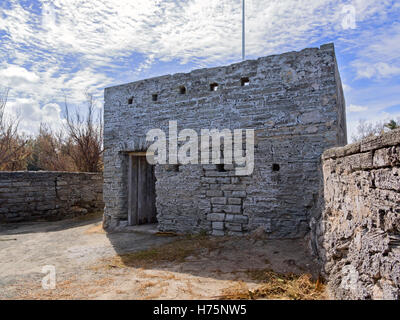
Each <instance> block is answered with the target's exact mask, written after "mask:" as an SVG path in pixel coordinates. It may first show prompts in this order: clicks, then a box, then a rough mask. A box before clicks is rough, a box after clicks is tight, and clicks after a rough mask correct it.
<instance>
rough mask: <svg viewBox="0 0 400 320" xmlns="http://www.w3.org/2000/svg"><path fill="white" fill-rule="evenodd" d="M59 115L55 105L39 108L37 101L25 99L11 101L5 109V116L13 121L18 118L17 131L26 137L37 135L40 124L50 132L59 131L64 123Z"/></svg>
mask: <svg viewBox="0 0 400 320" xmlns="http://www.w3.org/2000/svg"><path fill="white" fill-rule="evenodd" d="M61 114H62V111H61V108H60V106H59V105H58V104H56V103H49V104H46V105H44V106H43V107H40V105H39V103H38V102H37V101H34V100H32V99H27V98H19V99H16V100H14V101H11V102H9V103H8V104H7V107H6V115H7V116H8V117H11V118H13V119H16V118H19V119H20V122H19V129H20V130H21V132H23V133H25V134H27V135H32V134H36V133H38V132H39V128H40V124H41V123H45V124H46V125H48V126H50V128H51V129H52V130H55V131H58V130H60V128H62V127H63V124H64V123H65V120H64V119H63V118H62V116H61Z"/></svg>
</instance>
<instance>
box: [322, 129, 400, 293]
mask: <svg viewBox="0 0 400 320" xmlns="http://www.w3.org/2000/svg"><path fill="white" fill-rule="evenodd" d="M323 159H324V160H323V172H324V183H325V186H324V187H325V188H324V189H325V211H324V212H323V216H322V220H321V224H320V225H321V226H320V228H319V233H318V234H316V237H317V241H316V242H317V246H319V248H318V249H319V253H320V256H321V257H322V258H323V262H324V265H325V272H326V273H327V276H328V279H329V289H330V293H331V295H332V297H333V298H337V299H400V178H399V175H400V130H396V131H393V132H389V133H386V134H383V135H381V136H379V137H372V138H368V139H366V140H363V141H362V142H360V143H356V144H352V145H349V146H346V147H345V148H335V149H331V150H328V151H326V152H325V153H324V154H323Z"/></svg>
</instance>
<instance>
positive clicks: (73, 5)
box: [0, 0, 400, 137]
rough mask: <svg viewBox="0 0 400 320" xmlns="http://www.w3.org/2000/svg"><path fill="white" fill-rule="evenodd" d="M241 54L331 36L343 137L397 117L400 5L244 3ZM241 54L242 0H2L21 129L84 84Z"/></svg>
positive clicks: (3, 68)
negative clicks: (342, 101)
mask: <svg viewBox="0 0 400 320" xmlns="http://www.w3.org/2000/svg"><path fill="white" fill-rule="evenodd" d="M246 7H247V15H246V18H247V58H249V59H251V58H257V57H260V56H266V55H269V54H277V53H282V52H286V51H291V50H301V49H303V48H306V47H316V46H320V45H321V44H324V43H328V42H334V43H335V47H336V54H337V58H338V62H339V68H340V73H341V77H342V82H343V86H344V90H345V98H346V104H347V120H348V131H349V137H351V135H352V134H353V132H354V130H355V128H356V126H357V122H358V120H359V119H365V120H367V121H371V122H375V121H384V120H387V119H390V118H395V119H397V118H398V117H400V19H399V18H400V2H399V1H389V0H383V1H379V0H353V1H341V0H268V1H267V0H246ZM240 59H241V0H219V1H215V0H214V1H209V0H183V1H173V0H162V1H161V0H114V1H111V0H68V1H65V0H51V1H50V0H24V1H21V0H20V1H16V0H1V2H0V86H2V87H10V88H11V93H10V101H9V104H8V112H9V113H10V114H14V115H15V114H19V115H20V116H21V129H22V130H24V131H25V132H27V133H35V132H36V131H37V129H38V127H39V125H40V123H41V122H48V123H51V125H52V126H53V127H54V128H58V127H60V126H61V124H62V122H63V115H62V114H63V99H64V94H66V95H67V96H68V101H69V102H70V103H71V104H72V105H76V106H77V107H78V106H79V105H81V104H82V103H83V101H84V92H85V90H86V89H87V90H89V91H90V92H92V93H93V94H94V95H95V96H96V97H97V100H98V107H99V109H100V108H102V92H103V89H104V87H107V86H111V85H116V84H121V83H125V82H130V81H135V80H138V79H144V78H148V77H153V76H158V75H163V74H168V73H175V72H187V71H190V70H192V69H196V68H203V67H212V66H217V65H225V64H229V63H233V62H238V61H240Z"/></svg>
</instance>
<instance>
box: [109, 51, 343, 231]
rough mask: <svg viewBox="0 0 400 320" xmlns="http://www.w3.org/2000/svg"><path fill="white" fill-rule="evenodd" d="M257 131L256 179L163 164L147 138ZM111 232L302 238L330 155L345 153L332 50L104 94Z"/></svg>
mask: <svg viewBox="0 0 400 320" xmlns="http://www.w3.org/2000/svg"><path fill="white" fill-rule="evenodd" d="M169 121H177V124H178V131H179V130H182V129H193V130H195V131H196V132H199V133H200V130H201V129H213V128H215V129H218V130H222V129H230V130H234V129H243V130H245V129H254V132H255V142H254V157H255V162H254V170H253V172H252V173H251V174H250V175H248V176H243V175H237V173H236V171H235V170H234V169H235V166H234V165H229V164H225V165H224V164H208V165H207V164H189V165H182V164H157V165H150V164H149V163H148V162H147V161H146V158H145V157H144V155H145V151H146V149H147V147H148V146H149V144H150V143H149V142H147V141H146V134H147V132H148V131H149V130H151V129H154V128H160V129H162V130H163V131H164V132H168V127H169ZM104 123H105V129H104V134H105V148H106V152H105V156H104V201H105V204H106V207H105V213H104V215H105V216H104V226H105V228H106V229H108V230H116V229H123V228H125V227H126V226H128V225H134V224H142V223H152V222H157V223H158V227H159V229H160V230H161V231H173V232H178V233H197V232H205V231H206V232H208V233H210V234H214V235H223V234H232V235H239V234H243V233H246V232H248V231H251V230H254V229H257V228H260V227H262V228H263V229H264V230H265V232H266V233H267V234H268V235H269V236H270V237H271V238H295V237H303V236H305V235H306V234H307V233H308V232H309V230H310V221H311V219H312V217H313V216H315V215H320V207H319V206H320V203H321V197H322V194H323V193H322V192H321V190H322V184H321V181H322V173H321V170H320V158H321V155H322V153H323V151H324V150H326V149H328V148H331V147H335V146H341V145H345V144H346V143H347V137H346V119H345V103H344V97H343V90H342V84H341V80H340V76H339V72H338V66H337V61H336V57H335V50H334V46H333V44H326V45H323V46H321V47H320V48H309V49H304V50H302V51H300V52H288V53H284V54H280V55H272V56H267V57H262V58H259V59H257V60H248V61H244V62H240V63H236V64H232V65H229V66H225V67H216V68H209V69H200V70H194V71H192V72H190V73H185V74H183V73H179V74H174V75H166V76H162V77H157V78H152V79H147V80H142V81H137V82H133V83H128V84H124V85H120V86H115V87H111V88H106V89H105V106H104Z"/></svg>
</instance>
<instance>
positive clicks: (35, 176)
mask: <svg viewBox="0 0 400 320" xmlns="http://www.w3.org/2000/svg"><path fill="white" fill-rule="evenodd" d="M103 208H104V204H103V177H102V174H100V173H99V174H98V173H69V172H45V171H39V172H22V171H21V172H0V222H18V221H35V220H57V219H62V218H64V217H70V216H76V215H83V214H86V213H88V212H93V211H102V210H103Z"/></svg>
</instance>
